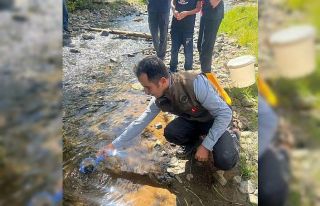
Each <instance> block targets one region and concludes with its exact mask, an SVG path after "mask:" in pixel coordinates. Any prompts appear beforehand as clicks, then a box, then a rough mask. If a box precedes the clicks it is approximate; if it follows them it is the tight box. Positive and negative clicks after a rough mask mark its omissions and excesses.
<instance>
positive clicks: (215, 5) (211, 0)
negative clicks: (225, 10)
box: [210, 0, 221, 8]
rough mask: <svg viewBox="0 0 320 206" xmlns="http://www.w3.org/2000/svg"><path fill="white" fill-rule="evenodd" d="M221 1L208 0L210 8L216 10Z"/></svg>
mask: <svg viewBox="0 0 320 206" xmlns="http://www.w3.org/2000/svg"><path fill="white" fill-rule="evenodd" d="M220 1H221V0H210V3H211V6H212V8H216V7H217V6H218V4H219V3H220Z"/></svg>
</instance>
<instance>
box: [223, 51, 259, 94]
mask: <svg viewBox="0 0 320 206" xmlns="http://www.w3.org/2000/svg"><path fill="white" fill-rule="evenodd" d="M255 62H256V58H255V57H254V56H251V55H245V56H241V57H237V58H234V59H231V60H230V61H229V62H228V63H227V65H226V66H227V67H228V69H229V71H230V78H231V82H232V86H234V87H238V88H243V87H248V86H251V85H253V84H254V83H255V82H256V76H255V70H254V64H255Z"/></svg>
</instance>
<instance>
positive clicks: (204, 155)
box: [195, 145, 209, 162]
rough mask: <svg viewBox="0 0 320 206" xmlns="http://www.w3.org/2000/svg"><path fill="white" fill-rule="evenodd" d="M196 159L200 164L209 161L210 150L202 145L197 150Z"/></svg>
mask: <svg viewBox="0 0 320 206" xmlns="http://www.w3.org/2000/svg"><path fill="white" fill-rule="evenodd" d="M195 158H196V160H198V161H200V162H205V161H208V159H209V150H208V149H207V148H205V147H204V146H202V145H200V146H199V147H198V149H197V152H196V155H195Z"/></svg>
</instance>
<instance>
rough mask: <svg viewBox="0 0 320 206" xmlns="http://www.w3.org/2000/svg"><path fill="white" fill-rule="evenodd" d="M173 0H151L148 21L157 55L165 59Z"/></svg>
mask: <svg viewBox="0 0 320 206" xmlns="http://www.w3.org/2000/svg"><path fill="white" fill-rule="evenodd" d="M170 4H171V0H149V2H148V22H149V29H150V33H151V36H152V41H153V46H154V49H155V50H156V52H157V56H158V57H159V58H160V59H161V60H164V57H165V55H166V51H167V36H168V25H169V14H170Z"/></svg>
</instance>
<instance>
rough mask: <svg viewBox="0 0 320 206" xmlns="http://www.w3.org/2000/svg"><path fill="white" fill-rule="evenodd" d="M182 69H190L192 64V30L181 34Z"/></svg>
mask: <svg viewBox="0 0 320 206" xmlns="http://www.w3.org/2000/svg"><path fill="white" fill-rule="evenodd" d="M183 48H184V57H185V60H184V69H185V70H192V64H193V32H187V33H184V34H183Z"/></svg>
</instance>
